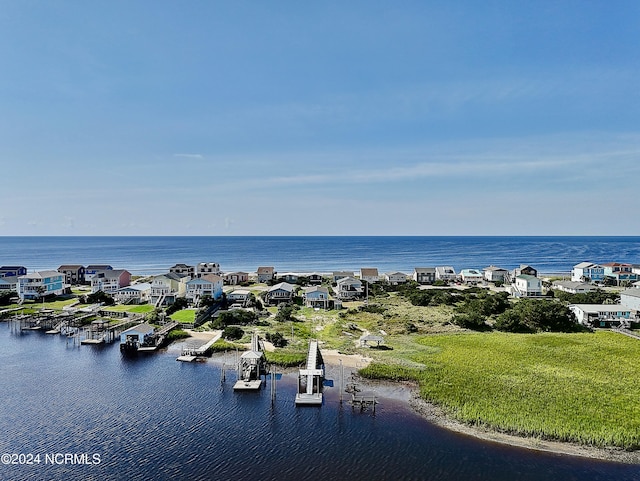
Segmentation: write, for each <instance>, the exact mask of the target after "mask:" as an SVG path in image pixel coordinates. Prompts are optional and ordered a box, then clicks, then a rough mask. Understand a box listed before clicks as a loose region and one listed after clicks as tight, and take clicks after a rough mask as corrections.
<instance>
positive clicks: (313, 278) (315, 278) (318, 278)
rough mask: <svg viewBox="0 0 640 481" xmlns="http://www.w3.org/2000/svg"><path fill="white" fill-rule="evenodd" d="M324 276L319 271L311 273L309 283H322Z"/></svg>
mask: <svg viewBox="0 0 640 481" xmlns="http://www.w3.org/2000/svg"><path fill="white" fill-rule="evenodd" d="M322 279H323V276H322V274H320V273H319V272H312V273H311V274H309V284H322Z"/></svg>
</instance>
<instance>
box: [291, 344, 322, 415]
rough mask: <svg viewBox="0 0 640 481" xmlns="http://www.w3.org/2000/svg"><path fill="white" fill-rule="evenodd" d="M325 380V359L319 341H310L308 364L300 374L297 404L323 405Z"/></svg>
mask: <svg viewBox="0 0 640 481" xmlns="http://www.w3.org/2000/svg"><path fill="white" fill-rule="evenodd" d="M323 381H324V361H323V360H322V354H321V353H320V348H319V347H318V341H317V340H313V341H311V342H309V353H308V354H307V365H306V367H305V369H300V374H299V375H298V394H296V405H297V406H299V405H307V406H319V405H322V383H323Z"/></svg>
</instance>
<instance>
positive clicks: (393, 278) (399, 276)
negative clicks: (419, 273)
mask: <svg viewBox="0 0 640 481" xmlns="http://www.w3.org/2000/svg"><path fill="white" fill-rule="evenodd" d="M384 279H385V280H386V281H387V282H388V283H389V284H391V285H392V286H397V285H398V284H404V283H405V282H407V275H406V274H405V273H404V272H387V273H385V275H384Z"/></svg>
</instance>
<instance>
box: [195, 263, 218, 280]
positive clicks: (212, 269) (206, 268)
mask: <svg viewBox="0 0 640 481" xmlns="http://www.w3.org/2000/svg"><path fill="white" fill-rule="evenodd" d="M205 274H214V275H216V276H219V275H221V272H220V264H218V263H217V262H200V263H198V265H196V277H202V276H204V275H205Z"/></svg>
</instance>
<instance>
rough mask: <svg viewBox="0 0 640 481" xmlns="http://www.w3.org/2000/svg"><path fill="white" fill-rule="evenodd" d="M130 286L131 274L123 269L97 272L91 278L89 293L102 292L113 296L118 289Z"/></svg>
mask: <svg viewBox="0 0 640 481" xmlns="http://www.w3.org/2000/svg"><path fill="white" fill-rule="evenodd" d="M129 284H131V273H130V272H129V271H127V270H124V269H109V270H104V271H98V272H96V273H95V274H93V276H92V277H91V292H92V293H96V292H98V291H102V292H104V293H106V294H111V295H114V294H115V293H116V292H117V291H118V289H122V288H123V287H126V286H128V285H129Z"/></svg>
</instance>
